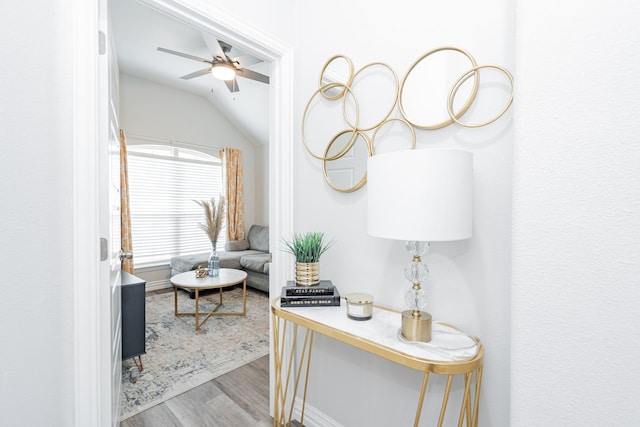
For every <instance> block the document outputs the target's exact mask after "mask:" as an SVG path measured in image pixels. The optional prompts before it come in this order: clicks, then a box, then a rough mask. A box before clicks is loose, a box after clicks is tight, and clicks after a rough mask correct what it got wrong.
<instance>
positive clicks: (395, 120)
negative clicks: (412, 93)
mask: <svg viewBox="0 0 640 427" xmlns="http://www.w3.org/2000/svg"><path fill="white" fill-rule="evenodd" d="M391 122H400V123H403V124H405V125H406V126H407V128H408V129H409V131H410V132H411V137H412V138H411V150H413V149H414V148H416V130H415V129H414V128H413V126H411V123H409V122H408V121H406V120H405V119H399V118H396V117H394V118H391V119H387V120H385V121H384V122H382V123H380V126H378V127H377V128H376V130H375V132H373V136H372V137H371V151H372V154H371V155H375V152H376V149H375V140H376V136H377V135H378V131H379V130H380V129H382V127H383V126H384V125H386V124H389V123H391Z"/></svg>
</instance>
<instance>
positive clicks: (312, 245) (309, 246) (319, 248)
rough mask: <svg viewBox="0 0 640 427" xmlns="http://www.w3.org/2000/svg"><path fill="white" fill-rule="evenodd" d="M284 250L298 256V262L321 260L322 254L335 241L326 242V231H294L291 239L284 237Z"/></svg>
mask: <svg viewBox="0 0 640 427" xmlns="http://www.w3.org/2000/svg"><path fill="white" fill-rule="evenodd" d="M283 243H284V249H283V250H284V251H285V252H289V253H290V254H292V255H293V256H294V257H295V258H296V262H307V263H313V262H319V261H320V256H321V255H322V254H323V253H325V252H326V251H327V250H328V249H329V248H330V247H331V246H332V245H333V243H334V242H333V241H330V242H325V241H324V233H320V232H311V231H310V232H306V233H293V236H292V237H291V239H289V240H286V239H283Z"/></svg>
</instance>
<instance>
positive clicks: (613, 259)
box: [511, 1, 640, 426]
mask: <svg viewBox="0 0 640 427" xmlns="http://www.w3.org/2000/svg"><path fill="white" fill-rule="evenodd" d="M517 7H518V17H517V28H518V32H517V34H518V41H517V58H518V60H517V69H516V75H517V79H518V85H517V87H518V98H517V102H516V113H515V117H516V122H515V129H516V149H515V161H514V202H513V203H514V216H513V300H512V314H513V316H512V320H513V321H512V358H513V361H512V401H511V404H512V419H511V425H514V426H550V425H583V426H604V425H618V426H629V425H637V423H638V420H640V406H638V396H639V394H638V381H639V380H640V374H639V373H638V369H637V366H638V359H639V358H640V333H639V332H638V325H639V324H640V314H638V307H639V306H640V286H639V284H640V282H639V279H638V278H639V277H640V244H639V243H638V241H639V237H640V141H639V139H638V135H639V134H640V119H639V118H638V112H639V111H640V91H639V90H638V87H640V73H638V71H639V70H640V56H639V50H638V46H640V32H638V29H637V23H638V20H639V19H640V7H639V6H638V4H637V2H634V1H613V2H608V3H607V4H606V5H604V4H602V3H601V2H579V1H569V2H551V1H543V2H536V3H532V2H527V1H520V2H518V6H517ZM549 11H553V12H552V13H550V12H549Z"/></svg>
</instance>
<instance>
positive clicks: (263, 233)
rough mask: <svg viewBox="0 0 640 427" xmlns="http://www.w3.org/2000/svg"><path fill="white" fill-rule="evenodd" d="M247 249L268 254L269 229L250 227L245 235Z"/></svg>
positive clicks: (256, 226)
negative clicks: (247, 242) (247, 244)
mask: <svg viewBox="0 0 640 427" xmlns="http://www.w3.org/2000/svg"><path fill="white" fill-rule="evenodd" d="M247 240H248V241H249V249H254V250H256V251H262V252H269V227H267V226H264V225H252V226H251V228H250V229H249V233H248V234H247Z"/></svg>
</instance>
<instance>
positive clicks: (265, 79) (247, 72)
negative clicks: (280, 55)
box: [236, 68, 269, 84]
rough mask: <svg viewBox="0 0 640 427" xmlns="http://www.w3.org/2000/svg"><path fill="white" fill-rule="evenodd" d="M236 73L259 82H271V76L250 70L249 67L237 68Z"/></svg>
mask: <svg viewBox="0 0 640 427" xmlns="http://www.w3.org/2000/svg"><path fill="white" fill-rule="evenodd" d="M236 74H237V75H238V76H240V77H244V78H245V79H251V80H255V81H257V82H262V83H267V84H268V83H269V76H265V75H264V74H260V73H256V72H255V71H252V70H249V69H248V68H238V69H237V70H236Z"/></svg>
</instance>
